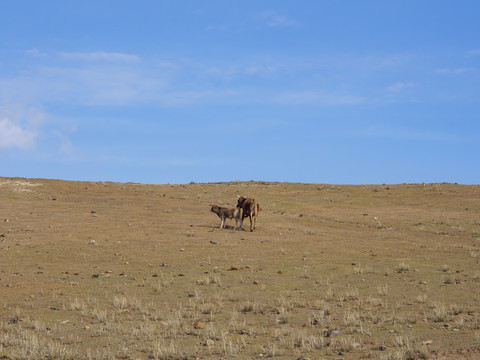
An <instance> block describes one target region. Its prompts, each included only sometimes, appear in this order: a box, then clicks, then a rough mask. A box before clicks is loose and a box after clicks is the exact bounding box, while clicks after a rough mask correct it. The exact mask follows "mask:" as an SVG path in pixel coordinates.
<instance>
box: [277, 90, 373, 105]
mask: <svg viewBox="0 0 480 360" xmlns="http://www.w3.org/2000/svg"><path fill="white" fill-rule="evenodd" d="M366 101H367V99H366V98H364V97H362V96H356V95H351V94H343V93H328V92H317V91H303V92H287V93H282V94H279V95H277V96H275V97H274V98H273V102H275V103H279V104H283V105H318V106H343V105H359V104H362V103H364V102H366Z"/></svg>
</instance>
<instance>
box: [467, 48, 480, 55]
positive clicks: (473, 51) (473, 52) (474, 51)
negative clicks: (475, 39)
mask: <svg viewBox="0 0 480 360" xmlns="http://www.w3.org/2000/svg"><path fill="white" fill-rule="evenodd" d="M468 55H480V49H477V50H472V51H469V52H468Z"/></svg>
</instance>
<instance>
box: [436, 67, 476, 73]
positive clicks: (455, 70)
mask: <svg viewBox="0 0 480 360" xmlns="http://www.w3.org/2000/svg"><path fill="white" fill-rule="evenodd" d="M471 70H472V69H468V68H456V69H449V68H443V69H435V73H437V74H442V75H451V74H453V75H458V74H464V73H466V72H470V71H471Z"/></svg>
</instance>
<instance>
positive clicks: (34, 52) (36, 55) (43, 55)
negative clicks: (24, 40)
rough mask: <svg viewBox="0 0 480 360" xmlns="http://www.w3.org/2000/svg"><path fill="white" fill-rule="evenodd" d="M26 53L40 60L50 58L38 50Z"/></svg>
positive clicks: (30, 50)
mask: <svg viewBox="0 0 480 360" xmlns="http://www.w3.org/2000/svg"><path fill="white" fill-rule="evenodd" d="M25 53H26V54H28V55H30V56H33V57H38V58H44V57H47V56H48V55H47V54H46V53H43V52H41V51H40V50H38V49H29V50H27V51H25Z"/></svg>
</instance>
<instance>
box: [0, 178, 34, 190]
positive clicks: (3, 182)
mask: <svg viewBox="0 0 480 360" xmlns="http://www.w3.org/2000/svg"><path fill="white" fill-rule="evenodd" d="M40 185H42V184H40V183H38V182H35V181H30V180H26V179H20V178H0V191H1V190H6V191H16V192H31V191H33V189H34V188H35V187H37V186H40Z"/></svg>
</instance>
